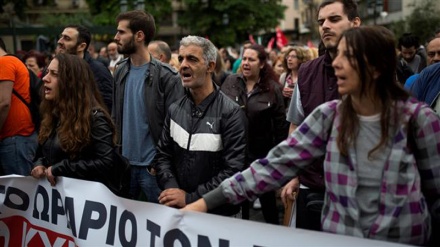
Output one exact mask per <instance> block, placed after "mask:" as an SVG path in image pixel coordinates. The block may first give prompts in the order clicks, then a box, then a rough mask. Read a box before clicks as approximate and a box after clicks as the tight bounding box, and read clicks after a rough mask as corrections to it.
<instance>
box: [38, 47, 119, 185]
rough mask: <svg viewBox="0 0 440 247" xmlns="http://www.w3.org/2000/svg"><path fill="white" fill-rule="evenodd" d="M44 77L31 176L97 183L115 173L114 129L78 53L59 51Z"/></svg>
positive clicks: (107, 181) (110, 179)
mask: <svg viewBox="0 0 440 247" xmlns="http://www.w3.org/2000/svg"><path fill="white" fill-rule="evenodd" d="M47 71H48V73H47V75H46V76H44V78H43V82H44V98H43V100H42V102H41V105H40V112H41V116H42V122H41V128H40V133H39V136H38V142H39V149H38V151H37V157H36V158H37V159H36V162H35V166H34V169H33V170H32V173H31V174H32V176H33V177H35V178H43V177H46V178H47V180H48V181H49V182H50V183H51V185H52V186H54V185H55V184H56V177H57V176H63V177H71V178H78V179H84V180H89V181H97V182H101V183H103V184H105V185H107V186H109V185H110V184H112V183H113V182H115V181H116V180H117V178H115V175H116V174H114V175H112V174H113V170H114V169H113V161H114V146H115V136H116V135H115V129H114V125H113V123H112V121H111V118H110V115H109V114H108V112H107V111H106V110H105V106H104V105H103V101H102V98H101V96H100V94H99V92H98V91H97V88H96V84H95V81H94V79H93V73H92V71H91V70H90V68H89V66H88V64H87V63H86V62H85V61H84V60H83V59H81V58H79V57H78V56H74V55H69V54H58V55H56V56H55V58H54V59H53V60H52V61H51V63H50V64H49V66H48V68H47Z"/></svg>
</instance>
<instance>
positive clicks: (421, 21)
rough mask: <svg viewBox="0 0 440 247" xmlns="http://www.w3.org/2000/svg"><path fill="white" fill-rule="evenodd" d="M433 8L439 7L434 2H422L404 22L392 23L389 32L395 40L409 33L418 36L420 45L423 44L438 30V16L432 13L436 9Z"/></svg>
mask: <svg viewBox="0 0 440 247" xmlns="http://www.w3.org/2000/svg"><path fill="white" fill-rule="evenodd" d="M435 6H439V3H437V2H436V0H423V2H421V3H419V4H418V5H417V6H416V7H415V8H414V11H413V12H412V14H411V15H409V16H408V17H407V18H406V19H405V20H402V21H398V22H395V23H393V24H392V25H391V30H393V31H394V34H395V35H396V38H399V37H400V36H401V35H402V34H403V33H406V32H410V33H413V34H414V35H416V36H418V37H419V39H420V42H421V43H422V44H423V43H425V42H426V41H427V40H428V39H429V38H430V37H432V36H433V35H434V32H435V30H437V29H438V28H440V15H439V14H438V11H434V10H437V9H438V8H435Z"/></svg>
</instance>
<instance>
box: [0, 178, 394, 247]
mask: <svg viewBox="0 0 440 247" xmlns="http://www.w3.org/2000/svg"><path fill="white" fill-rule="evenodd" d="M0 246H14V247H15V246H57V247H58V246H62V247H73V246H151V247H155V246H166V247H169V246H178V247H190V246H220V247H229V246H243V247H245V246H402V245H398V244H394V243H388V242H379V241H374V240H368V239H361V238H353V237H347V236H340V235H335V234H327V233H321V232H314V231H305V230H300V229H292V228H288V227H283V226H274V225H269V224H263V223H259V222H253V221H246V220H240V219H234V218H229V217H221V216H216V215H210V214H205V213H196V212H181V211H179V210H177V209H173V208H169V207H166V206H162V205H157V204H152V203H146V202H139V201H133V200H127V199H123V198H120V197H117V196H115V195H113V194H112V193H111V192H110V191H109V190H108V189H107V188H106V187H105V186H104V185H102V184H100V183H94V182H88V181H83V180H76V179H70V178H61V177H58V182H57V185H56V186H55V187H52V186H50V184H49V183H48V182H47V180H46V179H41V180H37V179H34V178H32V177H20V176H5V177H0Z"/></svg>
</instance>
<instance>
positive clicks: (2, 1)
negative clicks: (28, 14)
mask: <svg viewBox="0 0 440 247" xmlns="http://www.w3.org/2000/svg"><path fill="white" fill-rule="evenodd" d="M7 3H13V4H14V11H15V13H14V14H16V15H17V16H19V17H23V16H24V10H25V8H26V7H27V2H26V0H0V13H3V12H4V9H3V6H4V5H6V4H7Z"/></svg>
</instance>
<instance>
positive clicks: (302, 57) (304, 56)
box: [279, 46, 310, 107]
mask: <svg viewBox="0 0 440 247" xmlns="http://www.w3.org/2000/svg"><path fill="white" fill-rule="evenodd" d="M309 60H310V53H309V51H308V49H307V48H302V47H300V46H293V47H290V48H288V49H287V51H286V55H285V56H284V60H283V67H284V71H285V72H284V73H283V74H281V75H280V80H279V81H280V84H281V85H283V96H284V100H285V101H284V103H285V104H286V107H288V106H289V105H290V99H291V98H292V94H293V89H294V88H295V85H296V82H297V81H298V70H299V67H300V66H301V64H302V63H305V62H307V61H309Z"/></svg>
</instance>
